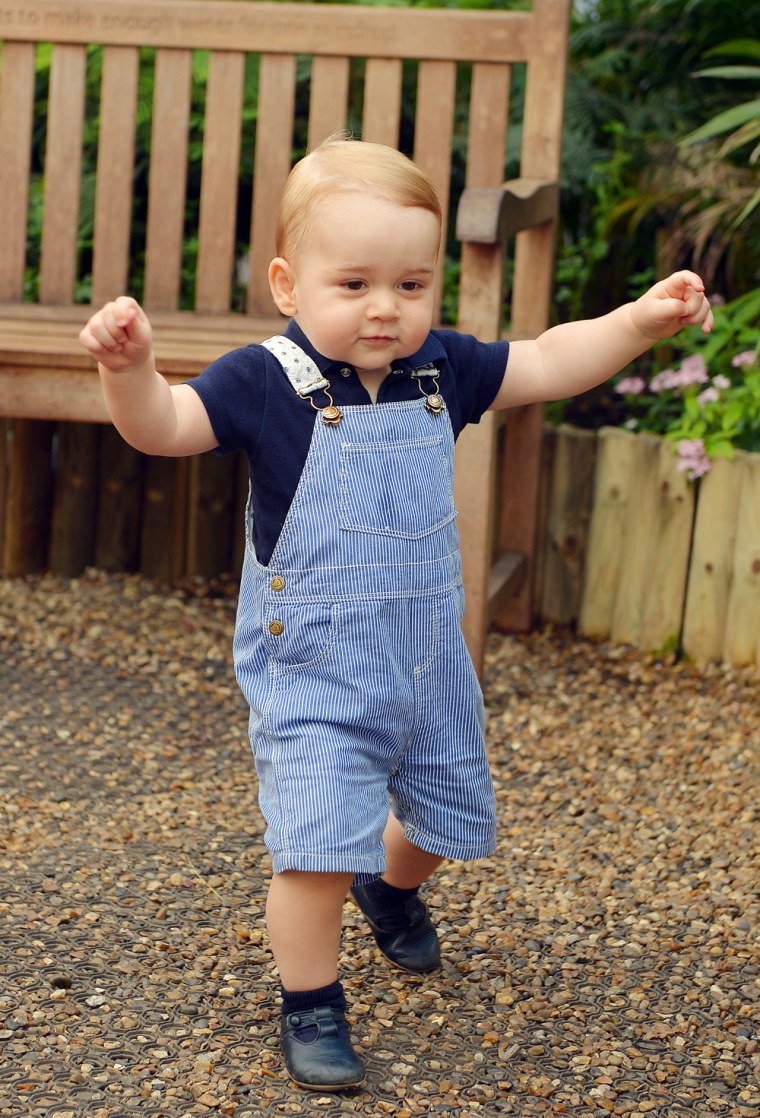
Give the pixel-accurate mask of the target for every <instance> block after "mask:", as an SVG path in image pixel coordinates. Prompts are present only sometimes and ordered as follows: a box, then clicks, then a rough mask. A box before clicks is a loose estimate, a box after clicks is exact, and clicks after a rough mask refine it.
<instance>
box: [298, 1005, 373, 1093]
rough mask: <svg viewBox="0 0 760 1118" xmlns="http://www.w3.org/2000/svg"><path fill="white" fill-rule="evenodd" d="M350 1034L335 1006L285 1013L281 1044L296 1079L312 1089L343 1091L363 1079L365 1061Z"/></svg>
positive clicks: (322, 1006)
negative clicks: (352, 1043)
mask: <svg viewBox="0 0 760 1118" xmlns="http://www.w3.org/2000/svg"><path fill="white" fill-rule="evenodd" d="M339 1026H341V1028H340V1029H339ZM299 1033H300V1034H301V1035H302V1036H304V1035H305V1036H306V1037H308V1039H306V1040H304V1039H300V1038H299ZM347 1038H348V1025H347V1024H346V1018H345V1015H344V1014H343V1013H341V1011H340V1010H339V1009H334V1008H333V1007H332V1006H329V1005H318V1006H317V1007H316V1008H315V1009H309V1010H305V1011H304V1012H302V1013H287V1014H286V1013H283V1015H282V1017H281V1019H280V1044H281V1046H282V1054H283V1057H284V1058H285V1065H286V1067H287V1069H288V1072H289V1073H290V1078H291V1079H292V1080H293V1082H294V1083H297V1084H298V1086H299V1087H306V1088H307V1090H309V1091H343V1090H346V1089H347V1088H349V1087H358V1086H359V1084H360V1083H363V1082H364V1076H365V1071H364V1064H363V1063H362V1062H361V1060H360V1059H359V1057H358V1056H357V1055H356V1053H355V1052H354V1050H353V1048H352V1047H351V1042H350V1041H349V1040H348V1039H347Z"/></svg>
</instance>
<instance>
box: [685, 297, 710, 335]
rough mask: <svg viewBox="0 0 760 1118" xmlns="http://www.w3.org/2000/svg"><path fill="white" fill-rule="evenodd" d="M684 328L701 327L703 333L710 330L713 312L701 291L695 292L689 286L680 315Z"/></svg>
mask: <svg viewBox="0 0 760 1118" xmlns="http://www.w3.org/2000/svg"><path fill="white" fill-rule="evenodd" d="M681 322H682V323H683V325H684V326H699V325H701V326H702V329H703V331H704V332H705V333H708V332H709V331H710V330H711V329H712V324H713V312H712V307H711V306H710V303H709V301H708V299H707V297H706V295H705V294H704V291H703V290H699V289H697V290H695V289H694V288H693V287H691V286H689V288H688V290H687V292H686V297H685V299H684V310H683V313H682V315H681Z"/></svg>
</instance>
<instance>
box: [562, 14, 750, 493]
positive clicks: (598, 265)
mask: <svg viewBox="0 0 760 1118" xmlns="http://www.w3.org/2000/svg"><path fill="white" fill-rule="evenodd" d="M757 27H760V4H758V3H757V2H756V0H754V2H752V3H750V4H749V5H747V4H746V3H735V2H733V0H725V2H720V3H718V2H715V0H687V2H683V0H678V2H676V0H663V2H662V3H652V2H649V0H633V2H628V3H621V2H618V0H598V3H592V4H591V5H590V6H588V7H584V9H583V11H582V12H578V11H577V10H576V16H575V24H574V31H573V35H572V39H571V63H570V74H569V79H568V99H567V115H566V128H565V148H564V165H565V183H564V186H563V191H564V194H563V206H562V239H561V243H560V247H559V254H558V266H557V287H556V290H557V299H558V305H559V316H560V318H573V317H578V316H580V315H584V316H593V315H594V314H602V313H604V312H605V311H607V310H609V309H611V307H613V306H616V305H618V304H619V303H620V302H623V301H625V300H626V299H628V298H635V297H636V296H637V295H638V294H640V293H641V291H642V290H643V289H644V288H645V287H647V286H649V284H650V283H651V282H652V281H653V280H654V279H655V278H656V277H657V276H662V275H665V274H667V273H668V272H670V271H672V270H673V269H675V268H679V267H692V268H694V269H695V270H697V271H700V272H701V274H702V275H703V276H704V278H705V281H706V283H707V285H708V289H709V290H710V291H712V292H714V293H716V295H715V301H716V304H718V305H716V307H715V313H716V323H715V328H714V330H713V333H712V335H711V336H710V337H709V338H708V337H705V336H704V335H702V334H701V333H699V332H698V331H696V330H687V331H684V332H683V333H682V334H680V335H678V337H677V338H676V339H672V340H671V341H670V342H668V343H667V344H663V345H662V346H660V347H658V348H657V349H656V350H655V351H654V352H653V353H650V354H647V355H646V356H645V357H643V358H641V359H640V360H639V361H637V362H636V363H634V365H633V366H632V367H631V368H629V369H628V370H626V371H625V372H624V374H623V375H622V376H621V377H619V378H617V379H616V381H615V382H612V383H611V384H607V385H603V386H601V387H600V388H598V389H595V390H594V391H593V392H591V393H587V394H585V395H584V396H581V397H578V398H577V399H575V400H573V401H563V402H559V403H558V404H554V405H551V406H550V407H549V409H548V415H549V418H550V419H552V420H554V421H561V420H564V421H566V422H570V423H575V424H578V425H580V426H585V427H599V426H603V425H613V426H627V427H629V428H630V429H632V430H641V431H645V430H646V431H653V432H655V433H657V434H661V435H667V436H668V437H672V438H674V439H675V440H676V441H677V442H682V443H686V444H690V445H691V450H692V456H691V458H690V459H689V458H688V456H686V458H684V457H683V456H682V459H683V460H684V461H687V460H688V461H689V463H690V464H689V466H688V467H685V468H687V469H688V471H689V474H690V475H693V476H695V477H696V476H698V470H701V471H702V472H704V471H705V470H706V469H707V468H709V462H710V460H711V458H714V457H715V456H716V455H719V454H730V453H732V450H733V449H734V448H742V449H752V450H757V449H760V415H759V414H758V412H759V410H760V409H759V407H758V397H759V396H760V387H758V379H757V378H758V372H757V360H758V350H759V347H760V270H759V264H758V262H759V261H760V204H759V203H760V179H759V176H758V162H759V161H760V100H757V86H758V79H760V65H758V64H757V63H760V40H758V39H748V38H747V37H746V30H747V29H748V28H749V29H755V28H757ZM716 44H718V45H716ZM716 57H721V58H728V59H731V62H730V63H729V64H727V65H719V66H706V65H705V63H706V62H707V61H709V60H712V59H715V58H716ZM737 59H740V60H741V62H737V61H736V60H737ZM720 304H723V305H720ZM749 354H753V355H754V359H753V362H752V363H749V360H750V359H749V357H748V356H747V355H749ZM739 357H741V359H742V360H741V363H739V364H734V363H733V362H734V361H736V360H737V358H739ZM690 378H693V379H691V380H690ZM715 378H718V379H717V383H715ZM626 388H628V391H626ZM634 389H635V390H634ZM697 444H699V446H697ZM700 448H701V450H700ZM700 454H701V457H700Z"/></svg>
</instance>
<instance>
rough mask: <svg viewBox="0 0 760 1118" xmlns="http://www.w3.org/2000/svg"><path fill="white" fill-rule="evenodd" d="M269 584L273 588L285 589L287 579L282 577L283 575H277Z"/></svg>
mask: <svg viewBox="0 0 760 1118" xmlns="http://www.w3.org/2000/svg"><path fill="white" fill-rule="evenodd" d="M269 585H270V586H271V588H272V590H284V589H285V579H284V578H283V577H282V575H275V576H274V578H273V579H272V581H271V582H270V583H269Z"/></svg>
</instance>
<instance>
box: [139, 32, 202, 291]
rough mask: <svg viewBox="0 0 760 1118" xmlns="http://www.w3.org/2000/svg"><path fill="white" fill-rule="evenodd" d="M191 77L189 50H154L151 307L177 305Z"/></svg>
mask: <svg viewBox="0 0 760 1118" xmlns="http://www.w3.org/2000/svg"><path fill="white" fill-rule="evenodd" d="M191 79H192V53H191V52H190V51H189V50H158V51H156V76H155V85H154V92H153V109H152V121H151V125H152V126H151V141H150V174H149V179H148V218H147V230H146V242H147V243H146V251H145V290H144V296H143V297H144V299H145V302H146V304H147V305H148V306H151V307H155V308H156V309H157V310H175V309H176V308H177V307H178V306H179V299H180V286H181V274H182V245H183V236H184V226H185V193H186V190H187V152H188V125H189V121H190V85H191Z"/></svg>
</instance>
